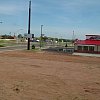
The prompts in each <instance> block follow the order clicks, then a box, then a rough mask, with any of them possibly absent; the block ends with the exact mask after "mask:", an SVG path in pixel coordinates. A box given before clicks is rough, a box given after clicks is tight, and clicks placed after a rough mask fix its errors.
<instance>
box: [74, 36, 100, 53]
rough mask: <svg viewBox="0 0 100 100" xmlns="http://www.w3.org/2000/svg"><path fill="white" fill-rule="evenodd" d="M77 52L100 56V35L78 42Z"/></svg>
mask: <svg viewBox="0 0 100 100" xmlns="http://www.w3.org/2000/svg"><path fill="white" fill-rule="evenodd" d="M74 45H75V46H74V49H75V52H81V53H82V52H83V53H98V54H100V35H86V40H76V41H75V44H74Z"/></svg>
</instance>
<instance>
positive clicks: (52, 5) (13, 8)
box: [0, 0, 100, 39]
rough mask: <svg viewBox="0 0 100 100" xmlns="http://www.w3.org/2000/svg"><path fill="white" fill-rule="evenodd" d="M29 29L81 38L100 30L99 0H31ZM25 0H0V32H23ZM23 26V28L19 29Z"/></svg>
mask: <svg viewBox="0 0 100 100" xmlns="http://www.w3.org/2000/svg"><path fill="white" fill-rule="evenodd" d="M31 1H32V14H31V15H32V16H31V33H34V34H35V36H40V26H41V25H43V33H44V34H45V35H46V36H52V37H59V38H61V37H62V38H67V39H68V38H69V39H72V36H73V30H74V35H75V38H79V39H84V38H85V35H86V34H100V0H31ZM28 4H29V0H0V21H2V22H3V23H2V24H0V34H9V33H10V32H11V34H12V35H13V34H14V33H22V34H24V33H27V27H28V6H29V5H28ZM21 29H23V30H21Z"/></svg>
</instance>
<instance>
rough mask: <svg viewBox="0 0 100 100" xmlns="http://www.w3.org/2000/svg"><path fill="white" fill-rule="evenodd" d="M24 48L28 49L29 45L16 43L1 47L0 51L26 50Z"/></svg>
mask: <svg viewBox="0 0 100 100" xmlns="http://www.w3.org/2000/svg"><path fill="white" fill-rule="evenodd" d="M24 49H27V45H16V46H8V47H0V52H4V51H12V50H24Z"/></svg>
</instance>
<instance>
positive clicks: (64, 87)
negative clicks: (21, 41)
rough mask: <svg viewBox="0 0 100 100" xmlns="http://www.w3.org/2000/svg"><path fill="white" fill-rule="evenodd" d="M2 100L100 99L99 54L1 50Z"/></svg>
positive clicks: (0, 98) (0, 92)
mask: <svg viewBox="0 0 100 100" xmlns="http://www.w3.org/2000/svg"><path fill="white" fill-rule="evenodd" d="M0 100H100V58H96V57H81V56H71V55H67V54H58V53H48V52H30V51H9V52H2V53H0Z"/></svg>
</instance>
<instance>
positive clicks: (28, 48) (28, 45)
mask: <svg viewBox="0 0 100 100" xmlns="http://www.w3.org/2000/svg"><path fill="white" fill-rule="evenodd" d="M30 23H31V0H30V1H29V19H28V34H30ZM27 50H30V38H28V44H27Z"/></svg>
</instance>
